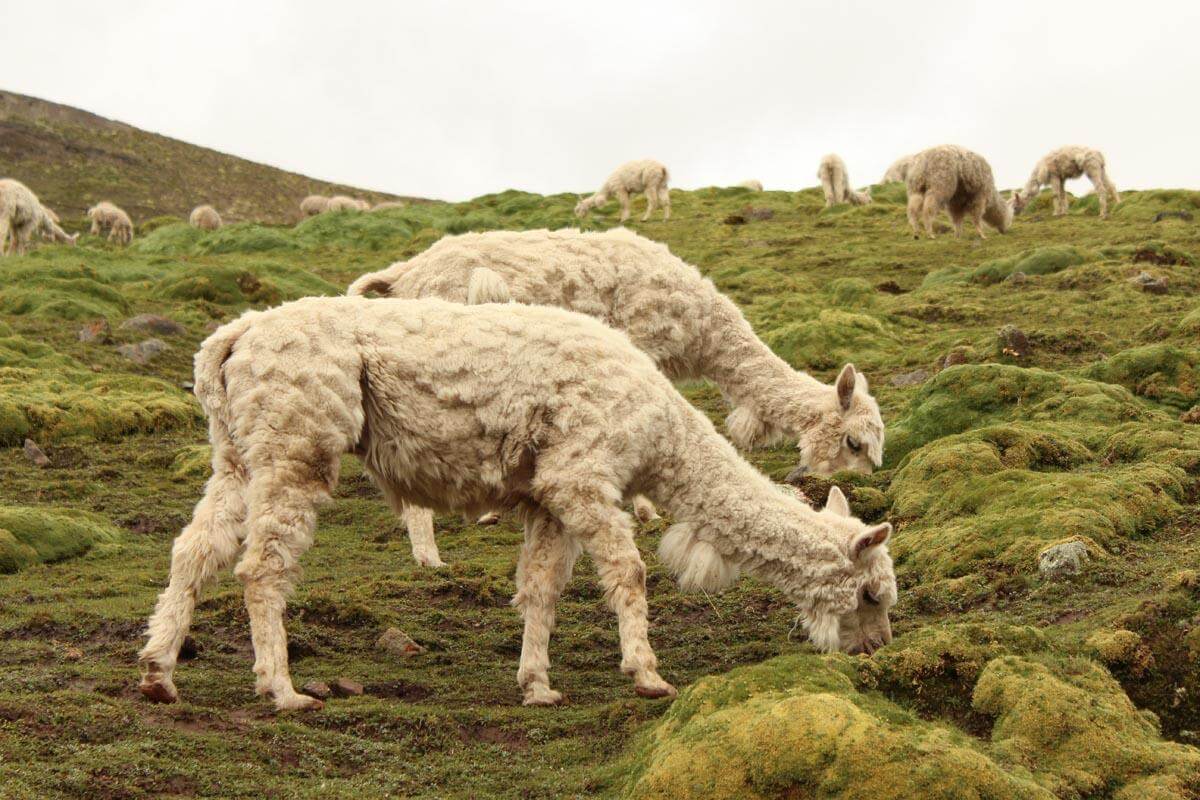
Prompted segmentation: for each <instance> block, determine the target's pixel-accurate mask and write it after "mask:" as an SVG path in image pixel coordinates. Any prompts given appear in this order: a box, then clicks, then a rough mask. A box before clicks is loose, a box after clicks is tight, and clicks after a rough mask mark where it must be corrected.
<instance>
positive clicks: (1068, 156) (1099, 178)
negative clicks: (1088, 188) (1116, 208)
mask: <svg viewBox="0 0 1200 800" xmlns="http://www.w3.org/2000/svg"><path fill="white" fill-rule="evenodd" d="M1081 175H1087V177H1088V180H1090V181H1091V182H1092V187H1093V188H1094V189H1095V191H1096V199H1098V200H1099V201H1100V218H1101V219H1108V204H1109V203H1112V204H1113V205H1116V204H1117V203H1119V202H1121V195H1119V194H1117V187H1116V186H1114V185H1113V182H1112V179H1111V178H1109V177H1108V167H1107V166H1106V164H1105V162H1104V154H1103V153H1101V152H1100V151H1099V150H1095V149H1093V148H1091V147H1081V146H1079V145H1069V146H1067V147H1060V148H1058V149H1057V150H1052V151H1050V152H1049V153H1047V154H1046V155H1045V156H1044V157H1043V158H1042V160H1041V161H1039V162H1037V166H1035V167H1034V168H1033V173H1032V174H1031V175H1030V176H1029V180H1028V181H1027V182H1026V183H1025V188H1024V189H1023V190H1022V191H1021V198H1022V201H1023V202H1026V203H1027V202H1029V201H1030V200H1032V199H1033V198H1034V197H1036V196H1037V193H1038V192H1040V191H1041V189H1042V187H1043V186H1045V185H1047V184H1049V186H1050V188H1051V189H1052V190H1054V216H1056V217H1060V216H1062V215H1063V214H1066V213H1067V193H1066V190H1065V189H1064V188H1063V183H1064V182H1066V181H1067V180H1069V179H1071V178H1078V177H1079V176H1081Z"/></svg>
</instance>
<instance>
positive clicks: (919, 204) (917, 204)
mask: <svg viewBox="0 0 1200 800" xmlns="http://www.w3.org/2000/svg"><path fill="white" fill-rule="evenodd" d="M924 207H925V195H924V194H921V193H920V192H912V193H911V194H909V196H908V224H909V227H911V228H912V232H913V238H914V239H920V238H921V210H922V209H923V208H924Z"/></svg>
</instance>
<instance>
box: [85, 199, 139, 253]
mask: <svg viewBox="0 0 1200 800" xmlns="http://www.w3.org/2000/svg"><path fill="white" fill-rule="evenodd" d="M87 216H88V219H90V220H91V221H92V229H91V234H92V236H99V235H100V233H101V232H102V231H103V230H104V229H105V228H107V229H108V240H109V241H110V242H117V243H118V244H129V243H130V242H132V241H133V220H131V219H130V218H129V215H128V214H126V213H125V211H124V210H123V209H121V208H118V207H117V206H115V205H113V204H112V203H110V202H108V201H107V200H101V201H100V202H99V203H97V204H96V205H94V206H92V207H91V208H89V209H88V210H87Z"/></svg>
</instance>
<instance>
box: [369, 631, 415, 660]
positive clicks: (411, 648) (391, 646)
mask: <svg viewBox="0 0 1200 800" xmlns="http://www.w3.org/2000/svg"><path fill="white" fill-rule="evenodd" d="M375 648H376V649H377V650H386V651H387V652H389V653H392V654H393V655H398V656H404V657H406V658H407V657H409V656H415V655H420V654H421V653H424V652H425V648H424V647H422V646H421V645H419V644H417V643H416V642H414V641H413V639H412V637H411V636H409V635H408V634H407V633H405V632H404V631H402V630H400V629H399V628H388V629H387V630H386V631H384V632H383V635H382V636H380V637H379V639H378V640H376V642H375Z"/></svg>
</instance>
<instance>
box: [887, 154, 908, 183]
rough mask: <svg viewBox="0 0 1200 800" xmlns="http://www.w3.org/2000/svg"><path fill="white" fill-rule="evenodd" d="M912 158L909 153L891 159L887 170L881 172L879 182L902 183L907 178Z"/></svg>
mask: <svg viewBox="0 0 1200 800" xmlns="http://www.w3.org/2000/svg"><path fill="white" fill-rule="evenodd" d="M913 158H914V156H911V155H908V156H901V157H900V158H897V159H896V160H895V161H893V162H892V165H891V166H890V167H888V168H887V172H885V173H883V180H881V181H880V183H904V182H905V181H906V180H908V168H909V167H910V166H912V160H913Z"/></svg>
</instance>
